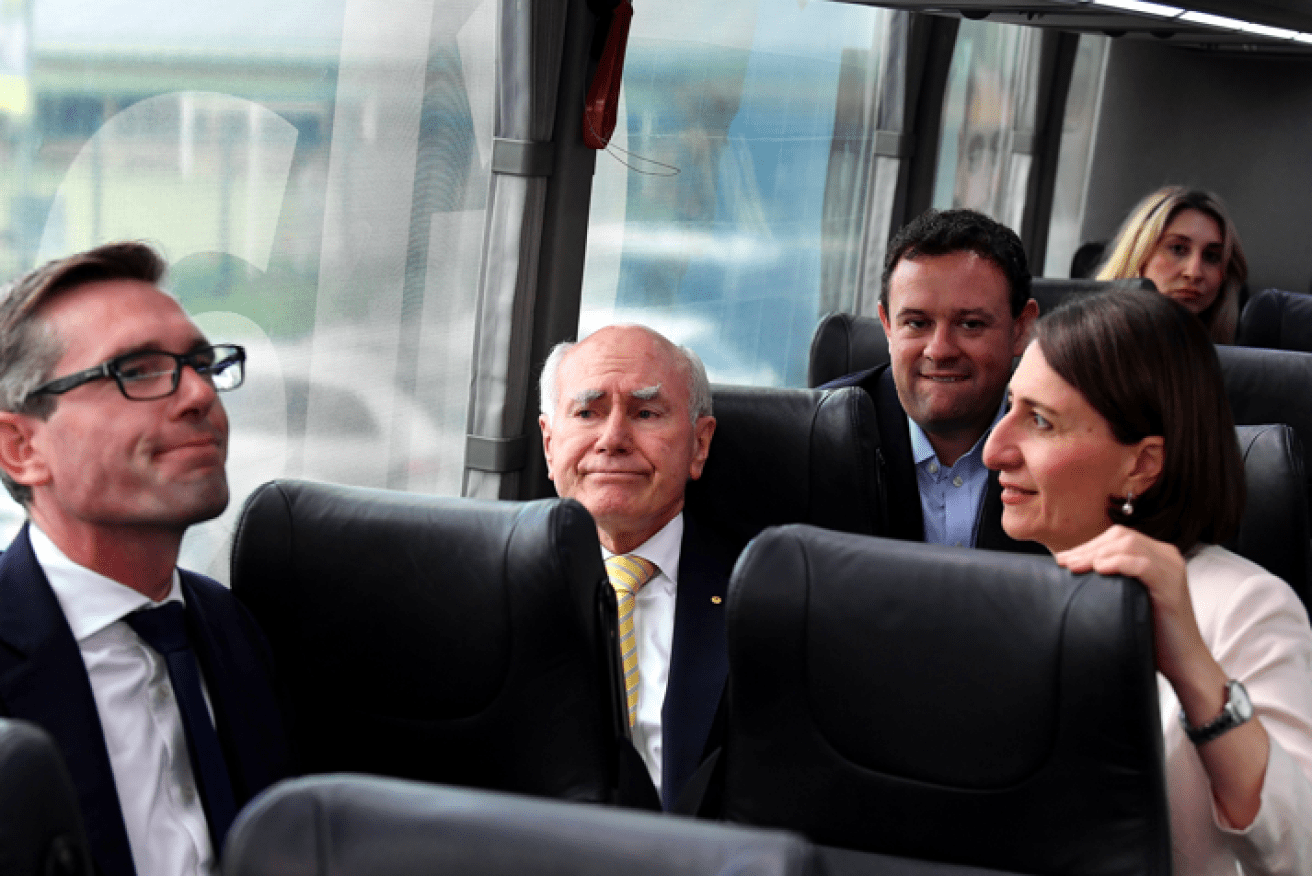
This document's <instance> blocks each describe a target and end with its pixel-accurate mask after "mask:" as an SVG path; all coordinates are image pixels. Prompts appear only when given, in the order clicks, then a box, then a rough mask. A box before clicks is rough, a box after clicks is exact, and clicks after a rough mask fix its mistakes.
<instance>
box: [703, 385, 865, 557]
mask: <svg viewBox="0 0 1312 876" xmlns="http://www.w3.org/2000/svg"><path fill="white" fill-rule="evenodd" d="M712 397H713V405H714V410H715V419H716V427H715V436H714V438H712V440H711V452H710V455H709V457H708V458H707V461H706V467H705V469H704V471H703V473H702V477H701V479H700V480H696V481H691V482H689V484H688V489H687V493H686V495H685V500H684V501H685V508H686V509H687V513H688V514H690V515H692V516H696V517H698V519H700V520H705V521H710V522H712V524H713V525H714V528H715V529H717V530H718V531H719V532H720V534H721V535H722V536H724V537H726V538H728V539H729V540H730V541H732V542H734V550H735V553H736V551H737V550H740V549H741V548H742V547H743V546H744V545H746V544H747V542H748V541H750V540H751V539H752V538H753V537H755V536H756V534H757V533H759V532H760V531H761V530H762V529H764V528H765V527H767V526H775V525H779V524H783V523H812V524H815V525H816V526H824V527H826V528H828V529H838V530H841V531H845V532H860V533H867V534H868V533H873V532H876V531H877V530H876V526H877V524H878V517H877V515H878V513H879V504H878V496H877V486H876V480H875V472H874V456H875V447H876V446H877V444H878V443H879V441H878V433H877V427H876V426H875V409H874V403H873V402H872V401H871V400H870V397H869V396H868V395H867V394H866V393H865V392H864V391H862V390H861V389H859V388H856V387H846V388H843V389H837V390H811V389H761V388H756V387H740V386H717V387H714V388H713V390H712Z"/></svg>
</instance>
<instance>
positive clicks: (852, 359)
mask: <svg viewBox="0 0 1312 876" xmlns="http://www.w3.org/2000/svg"><path fill="white" fill-rule="evenodd" d="M886 364H888V337H887V336H886V335H885V334H884V326H883V325H882V324H881V323H880V322H879V319H878V318H877V317H873V316H857V315H856V314H853V313H827V314H825V315H824V316H822V317H820V324H819V325H817V326H816V327H815V334H813V335H812V336H811V358H810V362H809V364H808V365H807V369H806V385H807V386H811V387H815V386H822V385H824V384H826V383H828V382H829V381H831V380H835V379H837V378H839V377H842V376H843V375H844V374H851V373H852V372H854V371H864V370H865V369H867V368H874V367H875V366H877V365H886Z"/></svg>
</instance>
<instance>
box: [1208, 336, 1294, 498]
mask: <svg viewBox="0 0 1312 876" xmlns="http://www.w3.org/2000/svg"><path fill="white" fill-rule="evenodd" d="M1216 352H1217V356H1218V357H1219V358H1220V360H1221V374H1222V376H1223V377H1224V379H1225V391H1226V396H1227V397H1228V398H1229V400H1230V410H1231V412H1232V413H1233V414H1234V418H1235V424H1236V425H1239V426H1260V425H1265V424H1267V423H1286V424H1288V425H1290V426H1292V427H1293V428H1294V434H1295V436H1297V438H1298V442H1297V445H1296V446H1298V447H1299V448H1300V449H1301V448H1307V447H1312V393H1310V392H1309V390H1312V353H1300V352H1295V351H1292V350H1264V349H1258V348H1255V347H1228V346H1218V347H1217V348H1216ZM1301 462H1302V465H1301V471H1302V472H1303V473H1304V477H1305V478H1309V479H1308V480H1305V481H1304V483H1305V486H1306V493H1307V496H1308V502H1309V505H1308V507H1310V508H1312V475H1309V473H1308V470H1307V465H1306V460H1305V459H1304V460H1301Z"/></svg>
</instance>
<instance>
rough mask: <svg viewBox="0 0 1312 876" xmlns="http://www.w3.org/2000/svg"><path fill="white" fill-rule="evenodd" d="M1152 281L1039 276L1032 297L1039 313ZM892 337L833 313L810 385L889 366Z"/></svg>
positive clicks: (875, 322)
mask: <svg viewBox="0 0 1312 876" xmlns="http://www.w3.org/2000/svg"><path fill="white" fill-rule="evenodd" d="M1155 288H1156V287H1155V286H1153V284H1152V281H1151V280H1147V279H1141V278H1140V279H1134V280H1108V281H1104V280H1065V279H1060V278H1055V277H1035V278H1034V280H1033V281H1032V283H1031V285H1030V295H1031V296H1033V298H1034V300H1036V301H1038V302H1039V313H1040V314H1044V313H1048V312H1049V311H1051V310H1053V309H1054V308H1056V307H1057V306H1058V305H1060V304H1061V303H1062V302H1063V301H1065V300H1066V299H1068V298H1072V297H1075V296H1079V295H1092V294H1094V293H1096V292H1106V291H1107V290H1109V289H1144V290H1154V289H1155ZM888 360H889V355H888V338H887V337H886V336H885V335H884V327H883V325H881V324H880V322H879V319H878V318H876V317H873V316H856V315H855V314H851V313H829V314H826V315H825V316H823V317H821V318H820V324H819V325H817V326H816V329H815V334H814V335H812V336H811V359H810V363H809V365H808V367H807V373H806V382H807V385H808V386H823V385H824V384H826V383H828V382H829V381H831V380H836V379H837V378H839V377H842V376H843V375H845V374H852V373H853V372H856V371H864V370H866V369H867V368H874V367H876V366H878V365H884V364H887V363H888Z"/></svg>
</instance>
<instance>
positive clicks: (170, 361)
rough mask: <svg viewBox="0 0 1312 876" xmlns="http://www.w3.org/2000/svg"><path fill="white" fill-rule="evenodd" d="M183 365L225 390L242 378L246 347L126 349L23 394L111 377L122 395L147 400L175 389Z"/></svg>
mask: <svg viewBox="0 0 1312 876" xmlns="http://www.w3.org/2000/svg"><path fill="white" fill-rule="evenodd" d="M184 365H190V366H191V367H192V368H194V369H196V373H197V374H199V375H200V376H201V377H204V378H205V379H206V380H208V381H209V382H210V383H211V384H212V385H213V386H214V389H215V390H217V391H218V392H227V391H228V390H230V389H236V388H237V387H239V386H241V383H242V381H243V380H245V379H246V350H245V348H243V347H239V346H237V345H236V344H216V345H215V346H213V347H204V348H202V349H199V350H194V351H192V352H190V353H184V354H182V355H180V356H179V355H178V354H176V353H164V352H156V351H154V350H150V351H146V352H142V353H128V354H126V355H124V356H116V357H114V358H113V359H110V360H109V361H108V362H106V363H104V364H103V365H97V366H96V367H94V368H88V369H86V370H85V371H78V372H77V373H75V374H69V375H66V376H64V377H57V378H55V379H54V380H52V381H50V382H49V383H46V384H42V385H41V386H38V387H37V388H36V389H34V390H32V391H31V392H29V393H28V394H27V398H29V399H30V398H32V396H35V395H62V394H63V393H66V392H68V391H69V390H70V389H76V388H77V387H79V386H81V385H82V384H84V383H90V382H91V381H93V380H108V379H110V378H111V377H112V378H113V379H114V382H115V383H117V384H118V388H119V391H120V392H122V393H123V396H124V398H129V399H132V400H133V401H150V400H151V399H156V398H164V396H166V395H172V394H173V393H175V392H177V390H178V383H179V382H180V381H181V380H182V366H184Z"/></svg>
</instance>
